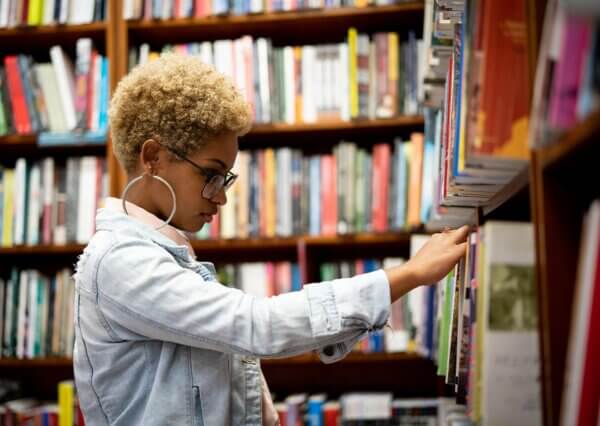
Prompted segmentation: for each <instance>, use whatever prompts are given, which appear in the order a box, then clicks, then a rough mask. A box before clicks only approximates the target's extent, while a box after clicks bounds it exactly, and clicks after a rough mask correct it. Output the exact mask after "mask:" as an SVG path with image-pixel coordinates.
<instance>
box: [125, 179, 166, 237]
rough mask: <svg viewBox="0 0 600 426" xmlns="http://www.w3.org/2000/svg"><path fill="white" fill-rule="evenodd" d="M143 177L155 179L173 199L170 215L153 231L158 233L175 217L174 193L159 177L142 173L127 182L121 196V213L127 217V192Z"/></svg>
mask: <svg viewBox="0 0 600 426" xmlns="http://www.w3.org/2000/svg"><path fill="white" fill-rule="evenodd" d="M145 175H148V176H151V177H152V178H154V179H157V180H158V181H159V182H161V183H163V184H164V185H165V186H166V187H167V188H168V189H169V192H170V193H171V198H173V209H172V210H171V214H170V215H169V217H168V218H167V220H165V221H164V223H163V224H162V225H160V226H159V227H158V228H154V229H155V230H157V231H158V230H160V229H162V228H164V227H165V226H167V225H168V224H169V222H171V220H172V219H173V216H175V211H176V210H177V197H175V191H174V190H173V187H172V186H171V185H170V184H169V182H167V181H166V180H164V179H163V178H161V177H160V176H155V175H152V174H149V173H144V174H143V175H141V176H138V177H136V178H135V179H132V180H131V182H129V183H128V184H127V186H126V187H125V189H124V190H123V195H121V201H122V203H123V211H124V212H125V214H126V215H127V216H129V213H128V212H127V206H126V204H127V203H126V201H127V200H126V198H127V193H128V192H129V190H130V189H131V187H132V186H133V185H135V184H136V183H138V182H139V181H140V180H142V179H143V178H144V176H145Z"/></svg>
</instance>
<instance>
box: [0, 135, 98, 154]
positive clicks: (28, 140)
mask: <svg viewBox="0 0 600 426" xmlns="http://www.w3.org/2000/svg"><path fill="white" fill-rule="evenodd" d="M106 149H107V148H106V144H103V145H101V144H91V143H77V144H70V145H56V146H43V147H40V146H38V144H37V135H36V134H30V135H6V136H0V150H2V154H3V155H6V156H10V157H11V158H16V157H19V156H23V157H45V156H56V155H105V154H106Z"/></svg>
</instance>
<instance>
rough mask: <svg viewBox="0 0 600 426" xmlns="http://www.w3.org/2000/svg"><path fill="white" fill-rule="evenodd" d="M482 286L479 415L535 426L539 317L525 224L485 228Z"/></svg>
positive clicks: (538, 402) (529, 237) (529, 238)
mask: <svg viewBox="0 0 600 426" xmlns="http://www.w3.org/2000/svg"><path fill="white" fill-rule="evenodd" d="M483 238H484V244H485V250H484V258H483V269H484V270H483V277H484V278H483V280H478V283H477V286H478V290H477V291H478V295H481V297H482V299H483V300H481V299H478V303H479V302H480V301H482V302H483V316H482V317H483V318H485V319H486V321H485V323H484V324H483V327H484V329H483V336H482V337H483V339H482V340H483V341H482V342H481V344H482V351H483V352H482V353H484V354H485V356H484V357H483V360H482V364H483V365H482V370H481V415H482V418H483V419H485V424H489V425H509V424H515V425H516V424H520V425H532V426H533V425H540V424H541V421H542V418H541V398H540V396H541V395H540V394H541V388H540V381H539V374H540V364H539V336H538V331H537V324H538V313H537V300H536V297H535V289H534V287H535V283H534V261H535V252H534V235H533V226H532V224H530V223H516V222H487V223H486V224H485V226H484V227H483Z"/></svg>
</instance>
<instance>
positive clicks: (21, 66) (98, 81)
mask: <svg viewBox="0 0 600 426" xmlns="http://www.w3.org/2000/svg"><path fill="white" fill-rule="evenodd" d="M76 50H77V56H76V62H75V66H73V64H72V62H71V61H70V59H69V58H68V56H67V55H66V54H65V52H64V51H63V49H62V48H61V47H60V46H54V47H52V48H51V49H50V60H51V62H49V63H34V61H33V58H32V57H31V56H26V55H22V54H19V55H9V56H6V57H4V60H3V66H2V67H0V87H1V88H2V91H1V93H0V97H1V99H0V135H3V134H10V133H17V134H31V133H40V132H49V133H52V134H60V135H63V134H65V133H68V132H74V131H77V133H82V132H86V131H90V132H92V133H95V134H97V135H98V136H97V137H96V139H99V140H100V141H101V142H104V140H105V139H106V130H107V127H108V91H109V87H108V82H109V74H108V69H109V67H108V58H106V57H105V56H102V55H100V54H98V52H97V51H96V49H94V47H93V46H92V40H91V39H89V38H82V39H79V40H77V44H76ZM51 136H52V135H48V137H46V138H44V137H42V138H41V140H42V142H41V143H42V144H43V143H44V142H43V141H44V140H48V141H52V137H51ZM62 137H63V138H66V136H64V135H63V136H62ZM73 137H75V136H73Z"/></svg>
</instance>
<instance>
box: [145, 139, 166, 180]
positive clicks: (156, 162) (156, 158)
mask: <svg viewBox="0 0 600 426" xmlns="http://www.w3.org/2000/svg"><path fill="white" fill-rule="evenodd" d="M162 151H163V150H162V147H161V146H160V144H159V143H158V142H157V141H156V140H154V139H147V140H146V141H145V142H144V144H143V145H142V149H141V150H140V160H141V162H142V167H143V169H144V171H147V172H152V173H156V172H157V171H158V170H159V169H160V168H161V166H162V162H163V161H164V158H163V157H164V153H163V152H162Z"/></svg>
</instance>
